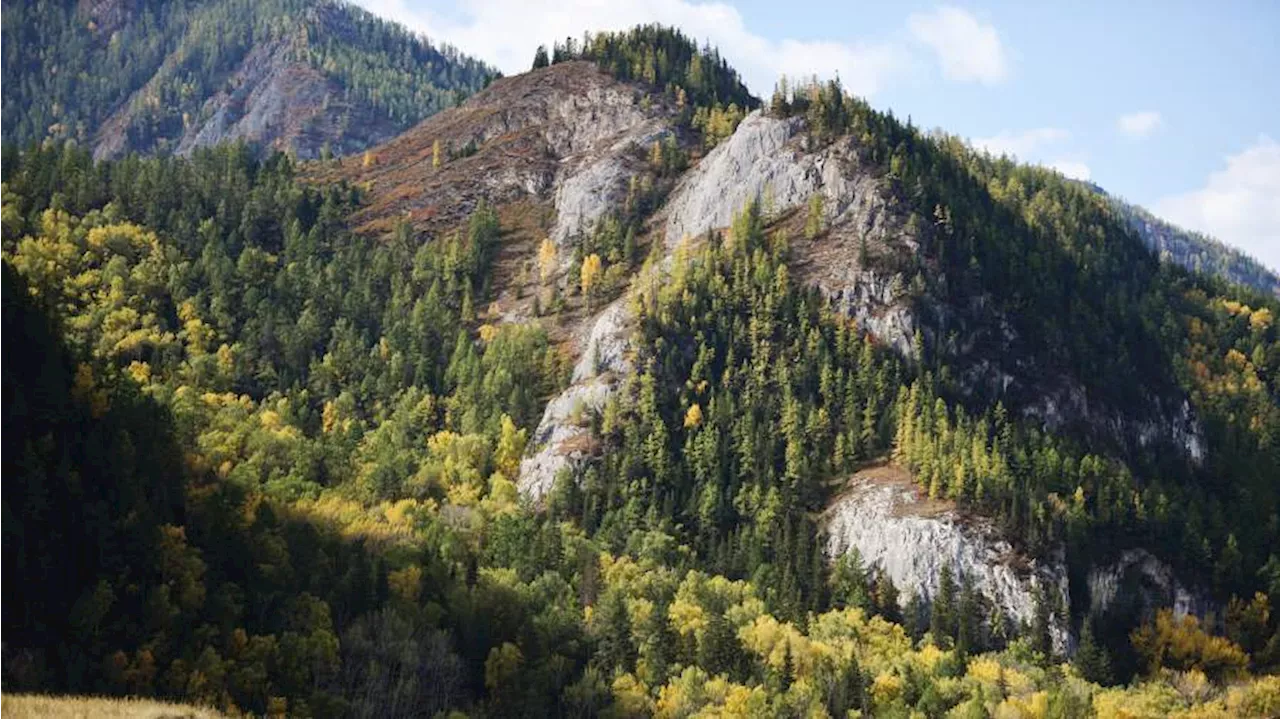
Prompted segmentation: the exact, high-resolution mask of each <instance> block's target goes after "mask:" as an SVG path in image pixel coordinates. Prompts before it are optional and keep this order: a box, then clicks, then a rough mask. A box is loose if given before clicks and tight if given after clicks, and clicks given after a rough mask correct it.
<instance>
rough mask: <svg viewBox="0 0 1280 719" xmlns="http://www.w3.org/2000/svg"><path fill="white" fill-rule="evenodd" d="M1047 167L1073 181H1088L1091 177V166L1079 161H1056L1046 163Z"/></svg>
mask: <svg viewBox="0 0 1280 719" xmlns="http://www.w3.org/2000/svg"><path fill="white" fill-rule="evenodd" d="M1046 166H1047V167H1051V168H1053V169H1055V170H1057V171H1058V172H1061V173H1062V174H1063V175H1066V176H1067V177H1070V178H1071V179H1073V180H1088V179H1089V177H1090V172H1089V166H1088V165H1086V164H1084V163H1083V162H1080V161H1079V160H1054V161H1052V162H1049V163H1046Z"/></svg>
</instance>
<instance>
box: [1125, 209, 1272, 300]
mask: <svg viewBox="0 0 1280 719" xmlns="http://www.w3.org/2000/svg"><path fill="white" fill-rule="evenodd" d="M1108 197H1110V199H1111V202H1112V204H1114V206H1115V207H1116V209H1117V211H1119V212H1120V214H1121V216H1123V217H1124V218H1125V221H1127V222H1128V223H1129V225H1130V226H1131V227H1132V228H1133V229H1134V231H1135V232H1137V233H1138V236H1139V237H1141V238H1142V239H1143V241H1145V242H1146V243H1147V246H1149V247H1150V248H1151V249H1152V250H1153V251H1155V253H1156V254H1157V255H1159V256H1160V259H1161V260H1163V261H1167V262H1174V263H1176V264H1178V265H1180V266H1182V267H1185V268H1187V269H1189V270H1192V271H1195V272H1206V273H1209V274H1212V275H1217V276H1218V277H1221V278H1223V279H1224V280H1227V281H1228V282H1235V283H1237V284H1241V285H1248V286H1249V287H1252V288H1253V289H1255V290H1257V291H1259V292H1262V293H1264V294H1267V295H1270V296H1280V277H1278V276H1276V274H1275V273H1274V272H1272V271H1271V270H1268V269H1267V268H1266V267H1264V266H1262V264H1260V263H1259V262H1258V261H1257V260H1255V259H1253V258H1252V257H1250V256H1248V255H1246V254H1244V253H1243V252H1241V251H1239V250H1237V249H1235V248H1233V247H1230V246H1228V245H1226V244H1224V243H1222V242H1219V241H1218V240H1215V239H1213V238H1212V237H1208V236H1206V235H1202V234H1200V233H1198V232H1189V231H1187V230H1184V229H1182V228H1180V227H1177V226H1175V225H1172V224H1170V223H1168V222H1165V221H1164V220H1161V219H1160V218H1158V217H1156V216H1155V215H1153V214H1151V213H1150V212H1148V211H1146V210H1144V209H1143V208H1141V207H1138V206H1137V205H1131V204H1129V203H1127V202H1125V201H1124V200H1121V199H1120V198H1118V197H1114V196H1110V195H1109V196H1108Z"/></svg>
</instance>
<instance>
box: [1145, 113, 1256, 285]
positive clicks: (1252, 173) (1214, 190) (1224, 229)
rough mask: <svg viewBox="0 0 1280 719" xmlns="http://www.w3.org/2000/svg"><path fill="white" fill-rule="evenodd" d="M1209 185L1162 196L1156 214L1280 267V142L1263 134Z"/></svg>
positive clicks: (1233, 157)
mask: <svg viewBox="0 0 1280 719" xmlns="http://www.w3.org/2000/svg"><path fill="white" fill-rule="evenodd" d="M1226 162H1227V166H1226V168H1225V169H1222V170H1217V171H1215V172H1213V173H1210V175H1209V177H1208V179H1207V180H1206V181H1205V185H1204V187H1202V188H1200V189H1198V190H1192V191H1190V192H1184V193H1182V194H1179V195H1173V196H1171V197H1166V198H1164V199H1162V200H1159V201H1157V202H1156V203H1155V205H1154V206H1153V208H1152V209H1153V210H1154V211H1155V212H1156V214H1158V215H1161V216H1162V217H1164V218H1166V219H1168V220H1169V221H1171V222H1173V223H1175V224H1178V225H1182V226H1183V227H1186V228H1187V229H1191V230H1197V231H1199V232H1203V233H1205V234H1208V235H1213V236H1214V237H1217V238H1218V239H1220V240H1222V241H1223V242H1226V243H1228V244H1231V245H1235V246H1236V247H1238V248H1240V249H1242V250H1244V251H1245V252H1247V253H1249V254H1251V255H1253V256H1254V257H1256V258H1257V259H1258V260H1260V261H1261V262H1262V263H1263V264H1265V265H1267V266H1268V267H1270V268H1271V269H1272V270H1276V271H1280V143H1278V142H1276V141H1275V140H1274V139H1272V138H1270V137H1268V136H1266V135H1259V136H1258V139H1257V141H1256V142H1254V144H1253V145H1251V146H1250V147H1247V148H1245V149H1244V150H1242V151H1241V152H1239V153H1237V154H1234V155H1229V156H1228V157H1227V158H1226Z"/></svg>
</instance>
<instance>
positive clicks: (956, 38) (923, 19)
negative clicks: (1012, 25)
mask: <svg viewBox="0 0 1280 719" xmlns="http://www.w3.org/2000/svg"><path fill="white" fill-rule="evenodd" d="M907 27H908V28H909V29H910V30H911V34H912V36H914V37H915V39H916V40H918V41H920V42H922V43H924V44H925V45H928V46H929V47H930V48H932V49H933V52H934V53H935V54H936V55H937V56H938V63H939V64H940V65H942V72H943V74H944V75H945V76H946V77H947V78H948V79H951V80H957V81H960V82H968V81H976V82H981V83H984V84H987V85H993V84H995V83H997V82H1000V81H1001V80H1003V79H1004V78H1005V77H1006V76H1007V75H1008V74H1009V70H1008V65H1007V61H1006V58H1005V51H1004V48H1003V47H1002V46H1001V44H1000V35H999V34H998V33H996V29H995V28H994V27H992V26H991V25H984V24H982V23H981V22H979V21H978V19H977V18H975V17H974V16H973V15H971V14H969V13H968V12H966V11H964V10H961V9H960V8H956V7H950V6H946V5H944V6H941V7H938V8H937V9H935V10H933V11H932V12H928V13H912V15H911V17H909V18H908V19H907Z"/></svg>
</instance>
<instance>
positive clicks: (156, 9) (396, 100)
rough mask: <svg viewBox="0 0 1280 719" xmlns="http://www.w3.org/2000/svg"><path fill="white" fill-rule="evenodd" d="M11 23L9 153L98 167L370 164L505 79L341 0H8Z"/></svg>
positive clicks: (7, 29)
mask: <svg viewBox="0 0 1280 719" xmlns="http://www.w3.org/2000/svg"><path fill="white" fill-rule="evenodd" d="M3 20H4V21H3V34H4V37H3V40H4V78H3V80H4V89H3V103H4V127H3V132H4V139H5V141H6V142H11V143H18V144H25V143H28V142H32V141H42V140H45V139H46V138H52V139H54V140H63V139H71V140H75V141H76V142H78V143H80V144H81V145H85V146H88V147H91V148H92V149H93V152H94V156H95V157H97V158H99V159H101V158H109V157H119V156H120V155H123V154H125V153H128V152H141V153H152V152H174V153H178V154H183V155H185V154H190V152H191V151H192V150H193V149H194V148H196V147H207V146H211V145H215V144H218V143H220V142H227V141H234V140H244V141H246V142H249V143H252V144H255V145H260V146H262V147H264V148H269V149H273V150H283V151H289V152H293V153H295V154H297V155H298V156H299V157H302V158H314V157H319V156H320V155H321V154H323V153H325V152H333V153H336V154H344V153H349V152H355V151H358V150H361V149H364V148H365V147H367V146H369V145H372V144H374V143H377V142H381V141H383V140H386V139H388V138H390V137H392V136H394V135H395V134H397V133H398V132H400V131H401V130H403V129H405V128H406V127H409V126H411V125H412V124H414V123H415V122H417V121H419V120H421V119H422V118H424V117H426V116H428V115H430V114H432V113H434V112H437V111H439V110H441V109H443V108H446V107H449V106H452V105H454V104H456V102H457V101H458V99H459V98H460V97H464V96H466V95H468V94H471V93H472V92H474V91H476V90H478V89H479V88H480V87H482V86H483V85H484V83H485V82H487V80H488V78H490V77H492V76H493V75H494V71H493V70H492V69H491V68H489V67H488V66H486V65H484V64H483V63H481V62H478V61H476V60H473V59H471V58H468V57H466V56H464V55H462V54H460V53H458V52H457V51H456V50H454V49H452V48H450V47H447V46H440V47H437V46H433V45H432V44H430V43H429V42H427V40H426V39H425V38H422V37H420V36H417V35H414V34H412V33H410V32H408V31H406V30H405V29H404V28H402V27H400V26H398V25H395V24H393V23H389V22H386V21H383V20H381V19H379V18H377V17H375V16H373V15H371V14H369V13H367V12H365V11H364V10H361V9H359V8H357V7H355V6H353V5H351V4H349V3H347V2H345V1H342V0H318V1H317V0H268V1H266V2H249V1H248V0H199V1H196V0H180V1H179V2H166V3H158V4H157V3H146V2H137V1H136V0H38V1H34V2H26V1H13V2H11V1H10V0H5V3H4V17H3Z"/></svg>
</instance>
